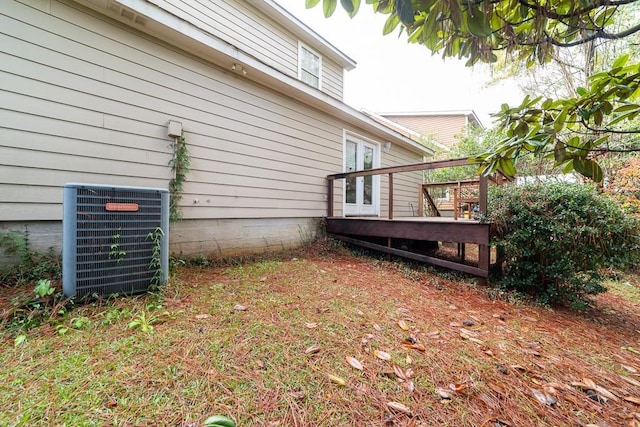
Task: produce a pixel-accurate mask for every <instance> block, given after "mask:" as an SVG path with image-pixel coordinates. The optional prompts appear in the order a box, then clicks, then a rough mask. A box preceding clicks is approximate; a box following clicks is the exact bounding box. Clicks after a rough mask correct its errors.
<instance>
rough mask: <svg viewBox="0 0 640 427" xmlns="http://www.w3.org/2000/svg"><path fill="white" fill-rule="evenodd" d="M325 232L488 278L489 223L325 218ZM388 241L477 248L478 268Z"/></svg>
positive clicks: (438, 218)
mask: <svg viewBox="0 0 640 427" xmlns="http://www.w3.org/2000/svg"><path fill="white" fill-rule="evenodd" d="M326 228H327V233H329V234H331V235H333V236H334V237H336V238H337V239H339V240H343V241H345V242H348V243H353V244H356V245H360V246H364V247H367V248H370V249H375V250H379V251H382V252H386V253H390V254H394V255H399V256H403V257H406V258H411V259H414V260H417V261H421V262H426V263H430V264H434V265H438V266H441V267H445V268H450V269H453V270H458V271H463V272H466V273H469V274H473V275H475V276H477V277H478V278H479V279H481V280H484V278H486V277H487V276H488V275H489V256H490V252H489V247H488V244H489V241H490V239H491V224H487V223H480V222H479V221H476V220H472V219H457V220H455V219H453V218H446V217H402V218H393V219H388V218H381V217H329V218H326ZM385 238H386V239H391V240H389V244H388V245H386V246H385V245H383V244H380V239H385ZM392 239H407V240H413V241H436V242H457V243H461V244H463V245H462V249H463V250H462V252H463V253H464V244H477V245H478V249H479V251H478V253H479V258H478V265H477V266H470V265H468V264H466V263H464V260H462V259H461V260H460V261H459V262H458V261H455V260H449V259H443V258H438V257H434V256H431V255H427V254H425V253H418V252H419V251H418V252H413V251H406V250H403V249H399V248H398V247H392V244H391V243H392Z"/></svg>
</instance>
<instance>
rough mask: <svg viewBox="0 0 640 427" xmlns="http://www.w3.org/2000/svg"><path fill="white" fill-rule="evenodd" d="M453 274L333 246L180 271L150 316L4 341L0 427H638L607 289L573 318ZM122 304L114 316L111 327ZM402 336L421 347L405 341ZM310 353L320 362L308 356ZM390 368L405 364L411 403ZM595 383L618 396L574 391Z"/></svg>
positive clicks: (620, 331)
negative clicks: (220, 417)
mask: <svg viewBox="0 0 640 427" xmlns="http://www.w3.org/2000/svg"><path fill="white" fill-rule="evenodd" d="M445 277H446V276H443V275H440V276H438V275H434V274H433V273H432V272H428V271H427V270H426V269H415V268H412V267H409V266H407V265H406V264H403V263H401V262H390V261H384V260H380V259H371V258H360V257H357V256H354V255H352V254H351V253H349V252H346V251H344V250H337V251H328V250H327V248H326V247H325V246H323V245H316V246H314V247H312V248H308V250H307V251H306V252H299V253H297V254H294V255H287V256H283V257H282V261H278V260H266V261H256V262H247V263H245V264H239V265H235V266H234V265H226V266H225V265H219V266H216V267H210V268H188V269H186V268H185V269H183V270H182V271H181V272H180V273H179V274H178V275H177V277H175V278H174V279H172V281H171V283H170V285H169V286H168V288H167V289H166V291H165V293H164V296H163V307H162V308H160V309H151V308H149V307H148V306H147V304H148V303H150V302H151V301H152V300H153V298H151V297H137V298H126V299H119V300H116V301H113V302H112V303H111V304H109V305H99V306H96V307H84V308H80V309H77V310H74V312H72V313H71V314H70V315H69V317H78V316H87V317H89V318H90V319H91V321H92V323H91V327H90V328H89V329H88V330H72V331H69V332H68V333H67V334H65V335H64V336H60V335H58V334H57V333H56V331H55V329H54V327H53V326H52V325H46V326H42V327H40V328H38V329H35V330H32V331H30V333H29V338H28V340H27V342H26V343H25V344H23V345H22V346H20V347H17V348H13V347H12V342H11V337H9V336H8V335H6V334H5V335H6V336H5V342H4V343H2V345H3V346H4V347H5V348H6V350H4V351H3V353H2V354H1V355H0V364H2V366H3V369H2V371H1V372H0V402H6V403H5V404H3V405H0V425H3V424H2V423H3V422H7V423H9V424H13V423H17V424H18V425H30V426H31V425H61V424H63V423H65V422H66V423H67V425H107V424H108V425H117V426H133V425H160V426H165V425H166V426H183V427H187V426H195V425H200V423H201V422H202V420H203V419H204V418H206V417H207V416H208V415H211V414H214V413H221V414H226V415H228V416H231V417H232V418H234V419H235V420H236V421H237V422H238V425H240V426H254V425H255V426H335V425H353V426H367V425H399V426H405V425H406V426H491V427H504V426H585V425H588V424H594V425H598V426H601V427H604V426H626V425H634V424H632V422H637V421H633V420H634V418H633V417H634V416H635V417H638V415H637V412H640V407H638V406H637V405H635V404H634V403H631V402H627V401H624V400H623V399H622V398H623V397H625V396H632V397H640V387H637V386H634V385H632V384H631V383H629V382H627V381H624V380H623V379H622V378H621V377H620V375H623V376H625V377H627V378H632V381H633V379H635V380H637V381H640V375H639V374H636V373H632V372H630V371H629V370H630V369H631V370H633V369H636V370H638V371H640V357H639V355H638V354H636V353H634V352H633V351H630V350H629V349H628V348H629V347H632V349H640V344H639V343H638V332H639V331H640V306H638V304H637V303H633V302H629V301H627V300H626V299H624V298H622V297H619V296H616V295H613V294H611V293H607V294H604V295H602V296H601V297H600V298H599V299H598V304H597V309H593V310H592V311H589V312H588V313H585V314H576V313H572V312H564V311H554V310H550V309H546V308H541V307H536V306H531V305H528V304H525V303H523V302H517V301H516V303H515V304H512V303H509V302H508V301H506V300H504V299H495V298H492V297H490V295H493V294H494V293H493V292H490V291H489V290H488V289H486V288H478V287H476V285H475V284H474V281H473V280H471V279H470V280H468V281H465V280H450V279H447V278H445ZM237 304H241V305H243V306H245V307H246V308H247V309H246V310H235V309H234V306H236V305H237ZM117 310H120V311H119V313H121V316H120V318H117V319H116V320H113V321H106V320H105V319H107V318H109V317H108V313H109V312H111V313H113V312H116V311H117ZM123 310H125V311H123ZM126 310H129V312H127V311H126ZM142 311H144V312H146V313H147V314H149V315H155V316H156V317H157V321H156V322H155V323H154V324H153V326H154V333H153V334H145V333H143V332H141V331H140V330H137V329H130V328H127V324H128V323H129V322H130V321H131V320H132V319H133V318H135V316H136V315H138V314H139V313H140V312H142ZM164 312H166V313H164ZM163 313H164V314H163ZM399 320H404V321H405V322H406V323H407V325H408V326H409V330H408V331H405V330H403V329H401V327H400V326H399V323H398V321H399ZM68 321H69V319H67V320H63V323H64V322H67V323H68ZM465 321H470V322H472V323H473V325H472V326H465V325H464V324H463V322H465ZM467 323H468V322H467ZM461 329H464V331H463V332H464V335H461ZM408 337H412V338H414V339H415V340H416V341H417V343H418V344H422V345H424V348H425V351H420V350H416V349H408V348H406V347H405V346H403V340H405V339H406V338H408ZM470 338H472V339H470ZM311 345H318V346H320V351H319V352H318V353H313V354H306V353H305V349H307V348H308V347H310V346H311ZM375 350H382V351H385V352H387V353H389V354H390V355H391V357H392V360H391V361H384V360H381V359H378V358H376V357H375V356H374V351H375ZM348 356H351V357H355V358H356V359H358V360H359V361H360V362H362V364H363V365H364V369H363V371H362V372H360V371H358V370H356V369H354V368H352V367H351V366H350V365H349V364H348V363H347V362H346V360H345V359H346V357H348ZM408 357H409V358H410V359H408ZM394 364H395V365H396V366H397V367H399V368H400V369H401V370H402V372H407V370H408V369H412V370H413V372H414V374H413V377H412V378H411V381H413V385H414V390H413V391H410V390H409V387H408V381H400V380H399V379H398V378H397V376H396V375H395V374H394V373H393V365H394ZM625 367H626V368H625ZM329 374H331V375H335V376H338V377H340V378H342V379H344V380H345V382H346V385H344V386H340V385H339V384H336V383H335V382H332V381H331V380H330V379H329V377H328V375H329ZM585 379H586V381H588V380H591V381H593V382H594V383H595V384H597V385H598V386H600V387H603V388H604V389H606V390H608V391H610V392H611V393H613V394H614V395H615V396H617V397H618V398H619V401H617V402H616V401H614V400H612V399H609V400H608V401H606V402H605V401H604V400H601V401H596V400H593V398H590V397H589V395H588V394H587V393H586V390H583V389H581V388H580V387H575V386H572V385H571V384H572V383H575V382H585ZM450 385H452V386H454V387H455V386H456V385H457V386H458V388H459V389H463V390H461V391H460V392H458V393H454V392H453V391H451V389H450ZM438 388H442V389H445V390H449V391H451V394H452V396H451V399H441V398H440V397H439V395H438V393H437V392H436V390H437V389H438ZM534 390H537V391H539V392H545V391H546V393H547V396H548V397H549V398H551V397H552V398H553V399H551V400H549V401H548V402H549V403H552V402H555V403H553V404H552V405H549V404H545V403H542V402H540V401H539V400H538V399H537V398H536V397H535V392H534ZM595 399H597V397H595ZM391 401H394V402H399V403H401V404H403V405H405V406H406V407H407V408H409V409H410V410H411V415H408V414H405V413H402V412H398V411H394V410H392V409H390V407H389V406H388V405H387V404H388V402H391ZM25 414H30V417H31V418H30V420H29V421H26V422H23V423H20V422H19V420H20V419H21V417H24V415H25ZM635 425H637V424H635Z"/></svg>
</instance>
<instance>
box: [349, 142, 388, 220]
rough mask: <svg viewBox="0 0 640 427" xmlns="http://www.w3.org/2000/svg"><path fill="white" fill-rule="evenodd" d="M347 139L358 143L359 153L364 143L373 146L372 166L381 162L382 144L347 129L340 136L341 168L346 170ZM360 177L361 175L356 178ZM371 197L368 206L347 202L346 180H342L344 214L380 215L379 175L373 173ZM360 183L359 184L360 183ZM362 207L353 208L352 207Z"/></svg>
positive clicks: (375, 166) (378, 165) (377, 166)
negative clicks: (369, 205) (370, 203)
mask: <svg viewBox="0 0 640 427" xmlns="http://www.w3.org/2000/svg"><path fill="white" fill-rule="evenodd" d="M347 141H352V142H356V143H357V144H358V151H359V153H360V155H362V147H363V146H364V145H368V146H370V147H373V148H374V157H373V168H374V169H376V168H379V167H380V165H381V162H382V144H380V143H379V142H376V141H373V140H371V139H369V138H367V137H365V136H362V135H358V134H357V133H353V132H348V131H347V130H344V131H343V137H342V170H344V171H345V172H346V170H347ZM358 179H362V177H360V178H358ZM372 184H373V198H372V205H371V207H369V208H366V207H365V206H363V205H361V204H359V203H358V204H356V205H352V204H347V192H346V182H344V189H343V195H342V212H343V213H344V215H345V216H360V215H363V216H380V175H373V183H372ZM360 185H361V184H360ZM356 207H357V208H358V209H362V208H364V209H365V211H361V210H354V208H356Z"/></svg>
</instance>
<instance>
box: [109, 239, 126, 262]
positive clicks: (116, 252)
mask: <svg viewBox="0 0 640 427" xmlns="http://www.w3.org/2000/svg"><path fill="white" fill-rule="evenodd" d="M120 237H121V236H120V233H116V234H114V235H113V236H111V245H110V246H109V248H110V249H111V251H110V252H109V259H115V260H116V262H120V261H122V260H123V259H124V257H125V256H126V255H127V251H124V250H122V248H121V247H120Z"/></svg>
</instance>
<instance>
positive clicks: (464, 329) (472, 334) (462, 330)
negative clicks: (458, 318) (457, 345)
mask: <svg viewBox="0 0 640 427" xmlns="http://www.w3.org/2000/svg"><path fill="white" fill-rule="evenodd" d="M460 333H461V334H465V335H468V336H470V337H477V336H478V333H477V332H474V331H470V330H469V329H466V328H460Z"/></svg>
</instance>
